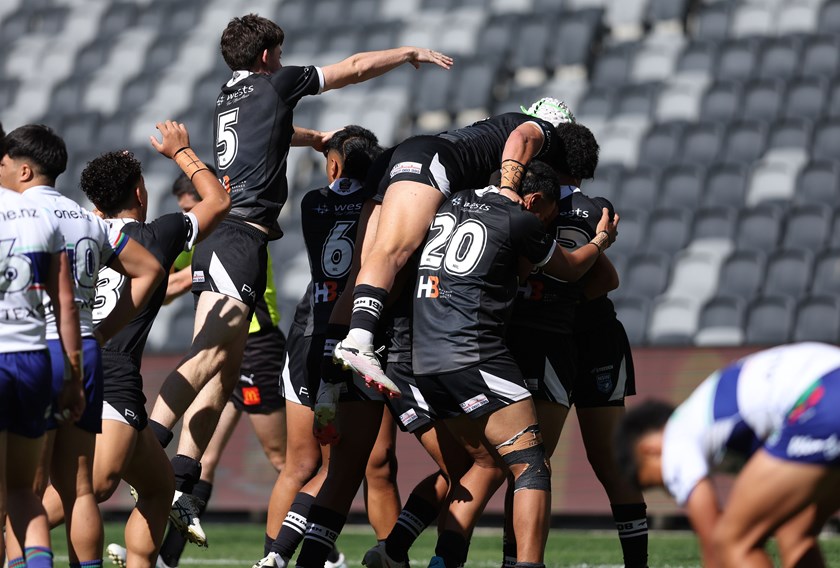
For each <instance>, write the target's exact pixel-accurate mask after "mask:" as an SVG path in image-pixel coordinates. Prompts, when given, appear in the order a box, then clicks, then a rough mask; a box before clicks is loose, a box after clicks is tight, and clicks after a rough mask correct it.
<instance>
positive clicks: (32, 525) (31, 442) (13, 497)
mask: <svg viewBox="0 0 840 568" xmlns="http://www.w3.org/2000/svg"><path fill="white" fill-rule="evenodd" d="M44 441H45V436H41V437H40V438H37V439H32V438H27V437H24V436H19V435H17V434H12V433H7V434H6V452H7V455H9V456H15V465H14V467H12V468H10V467H8V464H9V462H8V458H7V459H6V465H7V467H6V490H7V493H6V499H7V501H6V514H7V515H8V516H7V527H8V528H11V530H8V528H7V531H6V548H7V552H8V554H9V557H10V558H12V557H15V556H13V555H17V557H20V555H22V553H23V550H24V549H31V548H33V547H37V548H42V549H45V550H49V549H50V530H49V526H48V524H47V515H46V512H45V511H44V507H43V505H42V504H41V498H40V496H39V495H38V494H37V493H35V491H34V490H33V486H32V480H33V479H35V474H36V470H37V468H38V464H39V463H40V461H41V456H42V451H43V445H44ZM12 537H14V539H16V541H17V542H18V543H20V549H21V550H13V549H12V542H11V540H12Z"/></svg>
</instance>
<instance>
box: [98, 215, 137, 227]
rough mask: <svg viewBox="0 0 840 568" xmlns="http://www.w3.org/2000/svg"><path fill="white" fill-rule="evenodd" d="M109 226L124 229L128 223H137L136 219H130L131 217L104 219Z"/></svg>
mask: <svg viewBox="0 0 840 568" xmlns="http://www.w3.org/2000/svg"><path fill="white" fill-rule="evenodd" d="M105 220H106V221H107V222H108V224H109V225H111V226H112V227H125V226H126V225H128V224H129V223H139V222H140V221H138V220H137V219H132V218H131V217H109V218H108V219H105Z"/></svg>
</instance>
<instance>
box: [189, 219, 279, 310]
mask: <svg viewBox="0 0 840 568" xmlns="http://www.w3.org/2000/svg"><path fill="white" fill-rule="evenodd" d="M267 245H268V235H266V234H265V233H263V232H262V231H260V230H259V229H256V228H254V227H252V226H251V225H248V224H247V223H245V222H242V221H238V220H232V219H230V218H228V219H225V220H224V221H222V223H221V224H220V225H219V226H218V227H216V230H215V231H213V232H212V233H211V234H210V236H208V237H207V238H206V239H205V240H203V241H202V242H200V243H199V244H198V245H197V246H196V247H195V252H194V253H193V261H192V271H193V273H192V274H193V283H192V291H193V294H195V298H196V301H198V295H199V294H200V293H201V292H217V293H219V294H224V295H225V296H228V297H231V298H234V299H235V300H239V301H240V302H243V303H245V304H246V305H247V306H248V308H249V310H250V313H249V316H250V315H253V314H254V305H255V304H256V302H257V298H260V297H262V295H263V294H264V293H265V284H266V270H267V267H268V256H267Z"/></svg>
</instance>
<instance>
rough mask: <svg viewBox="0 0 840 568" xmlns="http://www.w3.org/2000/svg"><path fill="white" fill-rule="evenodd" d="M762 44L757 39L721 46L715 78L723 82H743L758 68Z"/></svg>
mask: <svg viewBox="0 0 840 568" xmlns="http://www.w3.org/2000/svg"><path fill="white" fill-rule="evenodd" d="M760 47H761V43H760V42H759V41H758V40H755V39H739V40H730V41H727V42H725V43H723V44H722V45H721V46H720V52H719V54H718V60H717V65H716V66H715V77H717V79H718V80H722V81H743V80H745V79H748V78H749V77H750V76H751V75H752V74H753V73H754V72H755V70H756V68H757V67H758V55H759V50H760Z"/></svg>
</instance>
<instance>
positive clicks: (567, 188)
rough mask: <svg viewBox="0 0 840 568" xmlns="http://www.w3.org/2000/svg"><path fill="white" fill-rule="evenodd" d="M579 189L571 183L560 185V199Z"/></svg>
mask: <svg viewBox="0 0 840 568" xmlns="http://www.w3.org/2000/svg"><path fill="white" fill-rule="evenodd" d="M579 191H580V188H579V187H575V186H573V185H561V186H560V199H566V198H567V197H569V196H570V195H571V194H573V193H578V192H579Z"/></svg>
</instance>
